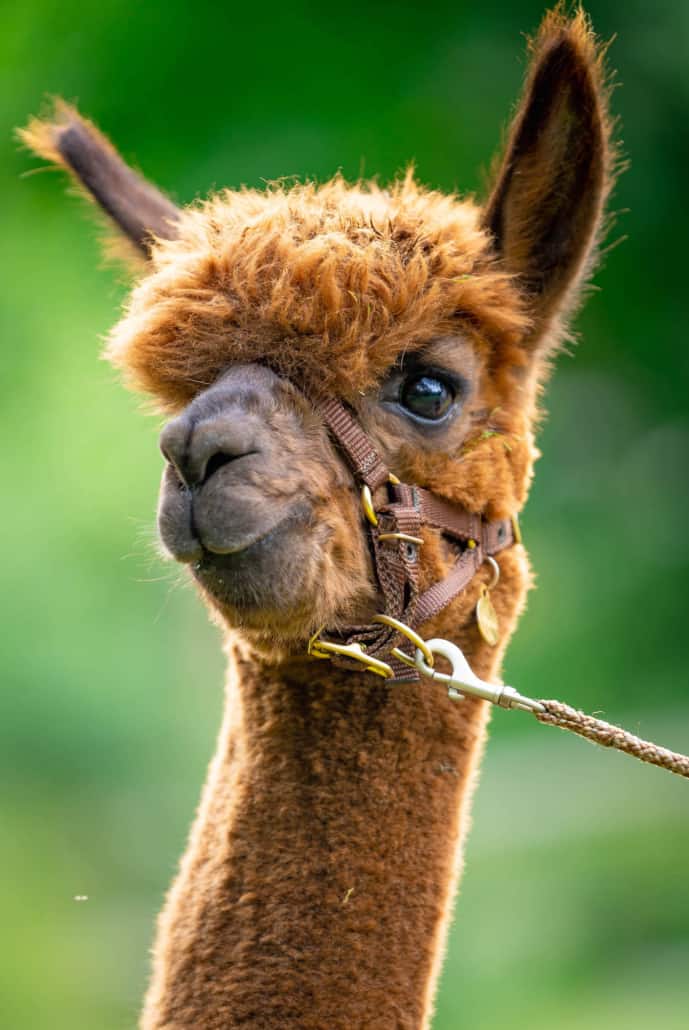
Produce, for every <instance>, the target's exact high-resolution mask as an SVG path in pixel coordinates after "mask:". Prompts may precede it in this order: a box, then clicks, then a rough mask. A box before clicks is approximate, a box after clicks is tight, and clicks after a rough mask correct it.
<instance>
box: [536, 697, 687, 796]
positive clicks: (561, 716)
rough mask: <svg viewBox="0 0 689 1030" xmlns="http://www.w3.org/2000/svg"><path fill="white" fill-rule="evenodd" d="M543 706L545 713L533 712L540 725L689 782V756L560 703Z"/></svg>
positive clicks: (552, 702) (550, 702) (543, 702)
mask: <svg viewBox="0 0 689 1030" xmlns="http://www.w3.org/2000/svg"><path fill="white" fill-rule="evenodd" d="M541 704H543V705H544V706H545V711H544V712H534V715H535V716H536V718H537V719H538V721H539V722H545V723H549V724H550V725H551V726H559V727H560V729H563V730H571V732H572V733H578V734H579V736H581V737H586V738H587V740H592V741H593V742H594V743H595V744H600V745H601V746H602V747H613V748H616V749H617V750H618V751H624V752H626V754H628V755H633V756H634V758H638V759H640V761H642V762H650V764H651V765H658V766H660V768H661V769H669V770H670V772H673V773H677V775H678V776H686V777H687V778H688V779H689V757H688V756H687V755H680V754H678V753H677V752H676V751H669V750H668V749H667V748H664V747H658V745H657V744H652V743H651V742H650V741H649V740H642V739H641V738H640V737H635V736H634V734H633V733H627V731H626V730H623V729H620V727H619V726H612V725H611V724H610V723H609V722H604V721H603V720H602V719H594V718H593V716H591V715H585V714H584V712H580V711H578V709H576V708H572V707H571V706H570V705H563V704H562V702H560V701H542V702H541Z"/></svg>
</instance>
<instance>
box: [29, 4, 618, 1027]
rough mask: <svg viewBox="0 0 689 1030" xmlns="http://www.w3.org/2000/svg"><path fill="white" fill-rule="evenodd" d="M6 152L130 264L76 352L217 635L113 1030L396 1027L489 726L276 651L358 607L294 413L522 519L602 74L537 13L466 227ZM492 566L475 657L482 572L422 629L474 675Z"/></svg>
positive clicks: (76, 142) (422, 211)
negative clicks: (215, 701) (190, 759)
mask: <svg viewBox="0 0 689 1030" xmlns="http://www.w3.org/2000/svg"><path fill="white" fill-rule="evenodd" d="M23 138H24V140H25V141H26V143H27V144H28V145H29V146H30V147H32V148H33V149H34V150H35V151H37V152H38V153H39V154H40V155H42V156H43V157H46V158H48V159H50V160H53V161H55V162H57V163H59V164H61V165H63V166H65V167H66V168H67V169H68V170H69V171H70V172H71V173H72V174H73V175H74V177H75V178H76V179H77V181H78V182H79V183H80V184H81V186H82V187H83V189H84V190H85V191H86V192H87V193H88V194H90V195H91V196H92V197H93V198H95V200H96V201H97V202H98V203H99V204H100V206H101V207H102V208H103V209H104V210H105V212H106V213H107V214H108V215H109V216H110V217H111V219H112V220H113V222H114V223H115V225H116V226H117V228H118V229H119V230H120V231H121V233H122V234H123V235H124V237H125V238H126V239H127V240H128V241H129V242H130V243H131V244H133V249H134V250H136V251H138V252H139V254H140V256H141V257H142V259H143V261H142V267H141V275H140V278H139V281H138V283H137V285H136V286H135V288H134V290H133V293H132V295H131V298H130V300H129V303H128V305H127V309H126V311H125V314H124V317H123V318H122V320H121V321H120V322H119V324H118V325H117V326H116V327H115V329H114V330H113V332H112V335H111V337H110V341H109V344H108V348H107V354H108V356H109V358H110V359H111V360H112V361H113V362H114V363H115V364H116V365H117V366H119V367H120V368H122V369H123V370H124V372H125V374H126V377H127V380H128V381H129V382H130V383H131V384H132V385H134V386H135V387H137V388H139V389H142V390H144V391H146V392H147V393H148V394H149V395H151V396H152V397H153V398H154V399H155V401H156V402H157V404H158V406H159V407H160V408H161V409H162V410H164V411H166V412H168V413H169V414H170V415H171V416H173V418H172V420H171V421H170V422H169V423H168V425H167V426H166V428H165V429H164V431H163V435H162V438H161V446H162V449H163V453H164V455H165V457H166V458H167V465H166V470H165V474H164V478H163V484H162V489H161V501H160V511H159V526H160V533H161V536H162V539H163V542H164V544H165V546H166V548H167V550H168V551H169V552H170V553H171V555H172V556H173V557H174V558H176V559H177V560H179V561H181V562H185V563H187V564H188V566H189V569H190V572H191V574H192V576H193V578H194V579H195V580H196V582H197V584H198V585H199V587H200V590H201V593H202V594H203V596H204V598H205V600H206V602H207V603H208V606H209V608H210V610H211V612H212V613H213V615H214V617H215V618H216V619H217V620H219V622H220V623H221V624H222V626H223V627H224V629H225V632H226V640H227V643H226V650H227V655H228V659H229V674H228V684H227V708H226V715H225V719H224V724H223V728H222V731H221V733H220V739H219V743H218V749H217V752H216V755H215V758H214V759H213V761H212V763H211V767H210V772H209V776H208V781H207V783H206V786H205V789H204V792H203V796H202V800H201V805H200V808H199V812H198V815H197V818H196V821H195V823H194V827H193V829H192V832H191V837H190V841H189V846H188V848H187V852H186V854H185V856H184V858H183V860H182V863H181V868H180V871H179V874H178V876H177V878H176V880H175V883H174V885H173V887H172V889H171V891H170V893H169V895H168V898H167V901H166V903H165V907H164V910H163V913H162V915H161V917H160V921H159V926H158V935H157V940H156V944H155V950H154V968H153V978H152V982H151V985H150V989H149V991H148V995H147V998H146V1003H145V1009H144V1014H143V1017H142V1023H141V1026H142V1027H144V1028H146V1030H153V1028H156V1030H160V1028H163V1027H165V1028H183V1027H184V1028H191V1027H194V1028H200V1030H202V1028H206V1030H210V1028H220V1027H223V1028H225V1027H227V1028H230V1027H248V1028H254V1030H271V1028H274V1030H278V1028H279V1030H285V1028H287V1027H292V1028H300V1030H308V1028H313V1030H315V1028H319V1030H336V1028H341V1030H355V1028H356V1030H358V1028H366V1027H368V1028H380V1030H384V1028H403V1027H405V1028H409V1030H411V1028H419V1027H426V1026H428V1025H429V1022H430V1019H431V1013H432V1006H433V997H434V992H435V987H436V982H437V977H438V972H439V969H440V965H441V961H442V955H443V949H444V946H445V937H446V930H447V924H448V919H449V916H450V913H451V910H452V903H453V899H454V895H455V888H456V883H457V878H458V873H459V868H460V863H461V848H462V841H463V837H464V834H465V831H466V826H467V820H468V811H469V803H470V797H471V792H472V788H473V783H474V780H475V774H476V770H477V766H478V763H479V760H480V757H481V753H482V750H483V744H484V739H485V732H486V722H487V718H488V705H487V704H486V703H484V702H481V701H476V700H473V699H465V700H464V701H462V702H461V703H459V704H457V703H454V702H452V701H450V700H449V699H448V698H447V696H446V694H445V692H444V691H443V690H442V689H441V688H440V687H439V686H436V685H434V684H431V683H428V682H419V681H418V680H417V681H412V682H406V683H405V682H390V681H386V680H383V679H380V678H379V677H377V676H374V675H373V674H372V673H370V672H367V671H362V670H361V668H360V667H356V666H355V665H354V664H353V663H350V665H349V667H344V666H340V665H336V664H333V663H331V662H328V661H324V660H317V659H316V658H315V657H309V656H307V654H306V648H307V643H308V641H309V638H310V637H311V636H312V635H313V634H315V633H316V632H318V631H321V630H322V635H323V636H324V637H326V638H329V639H333V638H334V636H335V635H336V634H337V632H338V630H343V628H344V627H349V626H352V625H368V624H370V623H371V619H372V617H373V616H374V614H375V613H376V612H378V611H380V610H381V597H380V589H379V583H378V581H377V578H376V575H375V571H374V567H373V565H372V559H371V551H370V549H369V543H370V540H369V531H368V529H367V524H366V521H365V519H364V517H363V515H362V509H361V505H360V502H359V489H358V486H357V484H356V483H355V480H354V478H353V476H352V472H351V470H350V467H349V465H348V464H347V462H346V461H345V459H344V457H343V454H342V451H341V448H340V447H339V446H338V445H337V442H336V440H334V439H333V437H332V435H331V434H330V433H329V432H328V430H327V428H326V425H325V423H324V420H323V417H322V408H321V405H322V403H323V402H324V400H325V399H327V398H332V397H337V398H339V399H340V400H341V401H342V402H344V403H345V404H346V405H348V407H349V410H350V411H352V412H353V413H354V414H355V417H356V419H357V420H358V422H359V424H360V425H361V426H362V427H363V429H364V431H365V432H366V434H368V437H369V439H370V440H371V441H372V442H373V444H374V446H375V448H376V451H377V452H378V454H379V455H380V456H381V457H382V459H383V461H384V462H385V464H386V466H387V467H388V468H390V469H392V470H394V472H395V473H396V475H397V476H399V477H400V478H401V479H402V480H403V481H404V482H406V483H411V484H416V485H417V486H420V487H424V488H427V489H428V490H429V491H431V492H432V493H433V494H434V495H435V497H437V498H442V499H444V500H445V501H447V502H450V503H451V504H452V505H454V506H456V508H457V510H460V506H461V508H463V509H466V510H467V511H468V512H470V513H474V514H475V515H477V516H482V517H483V518H484V519H485V520H495V519H509V518H511V517H513V516H516V515H517V513H518V512H519V511H520V510H521V508H522V506H523V504H524V501H525V498H526V495H527V490H528V487H529V482H530V478H531V472H532V464H533V461H534V458H535V455H536V451H535V449H534V446H533V442H532V426H533V423H534V418H535V413H536V398H537V394H538V390H539V386H540V384H541V383H542V382H543V380H544V378H545V376H546V373H547V369H548V359H549V358H550V357H551V356H552V355H553V353H554V352H555V350H556V349H557V346H558V344H559V343H560V342H561V340H562V339H563V336H564V333H565V323H566V319H567V317H568V316H569V315H570V314H571V312H572V310H573V308H574V306H575V305H576V303H577V300H578V298H579V295H580V290H581V286H582V284H583V283H584V282H585V280H586V277H587V275H588V274H589V272H590V270H591V267H592V261H593V258H594V255H595V249H596V244H597V241H598V237H599V234H600V227H601V218H602V211H603V206H604V202H605V199H606V197H607V195H608V193H609V189H610V185H611V180H612V170H613V163H614V162H613V157H614V155H613V151H612V148H611V145H610V123H609V121H608V116H607V107H606V90H605V83H604V78H603V70H602V52H601V50H600V49H599V48H598V47H597V45H596V42H595V39H594V36H593V34H592V32H591V30H590V27H589V25H588V22H587V20H586V17H585V16H584V14H583V13H581V12H579V13H578V14H576V16H575V17H574V18H573V19H571V20H568V19H567V18H566V17H565V16H564V15H563V14H562V13H561V10H560V9H558V10H557V11H555V12H551V13H550V14H548V15H547V16H546V18H545V20H544V22H543V24H542V26H541V29H540V31H539V33H538V35H537V37H536V38H535V40H534V41H533V43H532V45H531V64H530V69H529V72H528V76H527V81H526V85H525V90H524V95H523V99H522V101H521V106H520V107H519V109H518V111H517V114H516V117H515V119H514V122H513V125H512V128H511V131H510V134H509V138H508V141H507V145H506V149H505V153H504V156H503V157H502V160H501V162H500V164H499V165H498V167H497V170H496V175H495V182H494V186H493V189H492V192H491V194H490V197H489V199H488V202H487V204H486V205H485V206H484V207H483V208H481V207H478V206H476V205H474V204H473V203H472V202H470V201H466V200H460V199H458V198H457V197H456V196H442V195H440V194H438V193H434V192H430V191H428V190H426V189H424V188H422V187H421V186H420V185H418V184H417V183H416V181H415V180H414V177H413V175H412V174H411V173H409V174H408V175H407V176H406V177H405V178H404V179H403V180H402V181H400V182H398V183H396V184H394V185H393V186H391V187H390V188H389V189H382V188H379V187H378V186H376V185H371V184H357V185H356V186H348V185H346V184H345V183H344V182H343V181H342V180H341V179H339V178H336V179H334V180H333V181H331V182H329V183H327V184H325V185H324V186H315V185H302V186H296V187H294V188H291V189H286V188H283V187H282V186H279V185H277V186H270V187H268V189H267V190H266V191H265V192H257V191H253V190H241V191H239V192H230V191H226V192H221V193H220V194H218V195H216V196H214V197H212V198H211V199H210V200H209V201H207V202H206V203H203V204H198V205H194V206H192V207H191V208H188V209H186V210H183V211H180V210H178V209H177V208H175V207H174V206H173V205H172V204H171V203H170V202H169V201H168V200H167V199H166V198H164V197H163V196H162V194H160V193H158V191H157V190H156V189H155V188H153V187H152V186H149V185H148V184H146V183H145V182H144V181H143V180H142V179H140V178H139V176H138V175H136V174H135V173H134V172H132V171H131V170H129V169H128V168H127V167H126V166H125V165H124V164H123V162H122V161H121V159H120V158H119V157H118V156H117V154H116V152H115V151H114V150H113V149H112V147H111V146H110V144H109V143H108V142H107V141H106V140H105V139H104V137H103V136H101V135H100V133H98V132H97V130H96V129H95V128H94V127H93V126H92V125H90V124H89V123H88V122H86V121H85V120H84V119H82V118H81V117H80V116H79V115H78V114H77V112H76V111H75V110H74V109H72V108H70V107H68V106H67V105H64V104H62V103H60V104H58V105H57V108H56V114H55V117H54V118H53V119H49V120H46V121H34V122H32V123H31V125H30V126H29V127H28V129H27V130H25V132H24V134H23ZM386 491H387V488H386V487H385V486H381V487H380V488H379V489H378V490H377V491H375V494H374V497H373V503H374V507H375V508H376V509H379V508H380V507H381V505H384V504H385V502H386V499H387V492H386ZM421 537H422V539H423V544H422V545H421V547H420V548H419V549H418V562H419V566H420V588H421V589H426V588H428V587H430V586H431V585H432V584H435V583H437V582H438V581H440V580H442V579H443V577H445V576H446V575H447V574H448V572H449V571H450V569H451V568H452V567H453V565H454V563H455V562H456V561H457V560H458V554H459V553H463V552H464V551H465V550H466V548H467V547H470V546H471V545H470V544H469V542H468V541H467V540H465V541H464V542H463V543H461V542H459V543H458V541H457V540H456V539H453V538H451V537H449V536H448V535H447V534H445V533H443V532H441V531H440V530H439V529H438V528H433V526H432V525H430V524H427V525H424V526H423V528H422V529H421ZM509 544H510V546H507V547H506V548H505V549H503V550H501V551H500V554H499V555H498V562H499V566H500V580H499V583H498V585H497V587H496V588H495V589H494V590H493V593H492V599H493V603H494V606H495V608H496V610H497V614H498V618H499V627H500V631H499V641H498V644H497V646H495V647H491V646H489V644H488V643H486V642H485V641H484V640H483V639H482V637H481V635H480V634H479V631H478V628H477V622H476V617H475V609H476V604H477V600H478V599H479V596H480V594H481V591H482V589H484V588H485V585H486V584H487V583H488V582H489V580H490V579H491V577H492V571H491V569H490V568H489V567H488V565H487V564H484V565H482V566H481V568H480V569H479V570H478V572H477V574H476V575H474V576H473V578H471V580H470V582H469V584H468V585H467V586H466V588H465V589H463V590H462V591H461V592H460V593H459V594H458V596H456V597H455V598H454V599H453V600H452V601H451V603H449V604H448V605H447V606H446V607H444V609H443V610H442V611H441V612H440V613H438V614H436V615H435V616H434V617H433V618H432V619H431V620H430V621H429V622H427V623H426V624H424V625H423V626H422V627H421V631H422V634H423V636H424V637H425V638H427V637H430V636H442V637H446V638H448V639H449V640H452V641H454V642H456V643H458V644H459V645H460V646H461V647H462V648H463V650H464V651H465V653H466V655H467V657H468V658H469V661H470V663H471V665H472V667H473V668H474V669H475V670H476V672H477V673H478V674H479V675H480V676H482V677H483V678H485V679H494V678H495V677H496V676H497V675H498V673H499V668H500V662H501V659H502V656H503V653H504V650H505V646H506V644H507V641H508V639H509V637H510V635H511V633H512V631H513V629H514V627H515V624H516V620H517V617H518V615H519V613H520V611H521V610H522V608H523V605H524V598H525V594H526V590H527V588H528V584H529V569H528V563H527V558H526V554H525V552H524V549H523V547H522V546H520V545H519V543H518V542H517V541H516V540H512V538H511V537H510V540H509ZM323 627H325V629H323ZM346 664H347V663H345V666H346Z"/></svg>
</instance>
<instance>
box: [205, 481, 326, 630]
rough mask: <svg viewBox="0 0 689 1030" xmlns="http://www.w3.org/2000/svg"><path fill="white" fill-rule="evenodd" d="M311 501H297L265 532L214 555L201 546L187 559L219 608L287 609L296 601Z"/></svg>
mask: <svg viewBox="0 0 689 1030" xmlns="http://www.w3.org/2000/svg"><path fill="white" fill-rule="evenodd" d="M311 513H312V509H311V505H310V504H309V503H308V502H307V501H302V502H300V503H298V504H296V505H295V506H294V507H293V508H292V509H291V511H289V512H288V513H287V515H285V517H284V518H282V519H280V521H279V522H278V523H277V525H275V526H273V527H272V528H271V529H269V530H268V531H267V532H266V533H264V534H262V535H261V536H259V537H258V538H253V539H250V540H249V541H248V542H247V544H246V545H244V546H236V547H234V548H233V549H232V550H231V551H227V552H224V553H217V552H215V551H211V550H209V549H207V548H205V547H202V549H201V555H200V557H199V558H198V559H197V560H196V561H194V562H192V563H191V565H190V568H191V572H192V575H193V576H194V579H195V580H196V581H197V583H198V584H199V585H200V586H201V587H202V588H203V589H204V591H205V592H206V593H207V594H208V595H209V596H210V597H211V598H212V600H213V601H215V602H216V603H218V604H220V605H222V606H223V607H228V608H232V609H235V610H240V611H247V610H250V609H254V608H267V609H273V610H275V609H276V608H277V609H291V608H292V607H293V606H294V605H295V604H296V603H298V600H299V597H300V595H301V593H302V590H303V582H304V579H305V575H306V568H307V565H308V556H309V553H310V551H311V547H310V539H309V537H310V534H309V528H310V524H311Z"/></svg>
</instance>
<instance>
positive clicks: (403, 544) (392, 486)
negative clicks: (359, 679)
mask: <svg viewBox="0 0 689 1030" xmlns="http://www.w3.org/2000/svg"><path fill="white" fill-rule="evenodd" d="M315 407H316V409H317V410H318V412H319V413H320V415H321V417H322V418H323V421H324V422H325V424H326V426H327V427H328V430H329V431H330V434H331V435H332V437H333V438H334V440H335V441H336V443H337V444H338V446H339V448H340V450H341V451H342V453H343V454H344V456H345V458H346V459H347V462H348V464H349V466H350V468H351V470H352V473H353V475H354V478H355V479H356V480H357V482H358V483H359V485H360V486H361V488H362V496H363V501H364V510H365V512H366V517H367V521H368V531H369V541H370V546H371V554H372V558H373V564H374V568H375V571H376V578H377V580H378V584H379V586H380V589H381V592H382V594H383V600H384V605H385V615H386V616H391V617H392V618H393V619H395V620H397V621H399V622H402V623H404V624H405V625H406V626H409V627H411V629H416V628H417V627H419V626H421V625H422V624H423V623H424V622H427V621H428V620H429V619H432V618H433V617H434V616H435V615H437V614H438V613H439V612H441V611H443V609H444V608H446V607H447V606H448V605H449V604H450V603H451V602H452V601H453V600H454V599H455V597H457V595H458V594H460V593H461V592H462V590H464V589H465V588H466V587H467V586H468V584H469V583H470V582H471V580H472V579H473V577H474V576H475V574H476V573H477V572H478V570H479V569H480V567H481V565H482V564H483V562H484V560H485V558H486V556H491V557H492V556H493V555H494V554H498V553H499V552H500V551H502V550H504V549H505V548H506V547H510V546H511V545H512V544H514V543H516V542H517V541H518V530H517V528H516V521H515V520H513V519H495V520H493V521H488V520H486V519H484V518H483V517H482V516H481V515H476V514H472V513H471V512H469V511H467V510H466V508H464V507H462V506H460V505H457V504H452V503H450V502H449V501H445V500H443V499H442V498H440V497H437V496H436V495H435V494H433V493H431V492H430V491H429V490H425V489H424V488H423V487H419V486H413V485H411V484H407V483H401V482H400V481H399V480H398V479H397V478H396V477H395V476H394V475H392V474H391V473H390V470H389V469H388V467H387V465H386V464H385V462H384V461H383V460H382V458H381V457H380V455H379V454H378V452H377V451H376V449H375V447H374V446H373V444H372V443H371V440H370V438H369V437H368V435H367V434H366V433H365V432H364V430H363V429H362V427H361V426H360V425H359V423H358V421H357V420H356V419H355V418H354V416H353V415H352V414H351V413H350V412H349V411H348V410H347V408H346V407H345V406H344V405H343V404H342V403H341V402H340V401H339V400H337V399H335V398H329V399H327V400H324V401H320V402H318V401H317V402H315ZM383 486H385V487H386V489H387V491H388V500H387V502H386V503H385V504H383V505H381V506H380V507H378V508H376V509H374V508H373V494H374V492H375V491H377V490H380V489H381V488H382V487H383ZM422 526H432V527H433V528H435V529H440V530H442V532H443V533H445V534H446V535H447V536H449V537H450V538H451V539H453V540H455V541H457V542H459V543H460V544H461V545H462V546H463V550H462V553H461V554H460V556H459V558H458V559H457V561H456V563H455V564H454V566H453V568H452V569H451V570H450V572H449V573H448V575H447V576H445V578H444V579H441V580H439V581H438V582H437V583H434V584H433V586H431V587H429V588H428V589H427V590H425V591H424V592H422V593H420V592H419V562H418V549H419V545H420V544H421V543H422V539H421V537H420V536H419V533H420V530H421V528H422ZM328 635H329V636H336V637H337V644H338V645H339V646H341V647H345V648H347V647H351V646H352V645H358V646H359V647H361V648H363V649H364V650H365V654H366V656H367V657H368V658H372V659H374V660H375V659H378V660H383V659H384V660H385V661H386V662H387V663H388V664H389V665H390V666H391V667H392V669H393V673H394V677H395V679H397V680H401V679H404V680H410V679H417V678H418V673H415V672H413V671H412V670H410V669H409V668H408V667H407V666H406V665H405V664H403V663H402V662H401V661H399V660H398V659H396V658H395V657H394V656H391V651H392V650H393V648H399V649H400V650H401V651H403V652H404V653H405V654H411V650H410V644H409V641H408V640H407V638H406V637H404V635H403V634H401V633H400V632H399V630H397V629H395V628H394V627H391V626H390V625H387V624H380V623H371V624H370V625H368V626H349V627H346V628H345V629H343V630H340V631H339V632H338V633H337V634H333V633H330V632H329V634H328ZM336 660H337V661H340V662H343V663H344V664H347V665H348V659H347V658H346V657H340V658H336ZM348 667H349V666H348Z"/></svg>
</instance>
